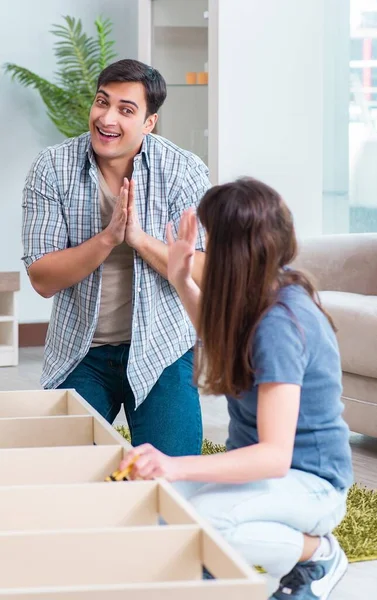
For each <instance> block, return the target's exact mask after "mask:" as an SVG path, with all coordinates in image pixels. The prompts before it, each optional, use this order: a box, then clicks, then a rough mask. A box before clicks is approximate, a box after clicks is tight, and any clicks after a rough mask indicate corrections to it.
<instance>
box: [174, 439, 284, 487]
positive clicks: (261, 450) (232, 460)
mask: <svg viewBox="0 0 377 600" xmlns="http://www.w3.org/2000/svg"><path fill="white" fill-rule="evenodd" d="M174 460H175V461H176V467H177V471H178V473H179V475H178V477H177V481H178V480H180V481H208V482H213V483H233V484H242V483H247V482H250V481H259V480H262V479H270V478H278V477H284V476H285V475H286V473H287V472H288V470H289V468H290V462H291V459H290V460H289V457H286V456H284V453H282V452H281V449H280V448H278V447H277V446H273V445H270V444H263V443H260V444H255V445H253V446H247V447H245V448H240V449H238V450H231V451H230V452H225V453H222V454H212V455H210V456H183V457H177V458H175V459H174Z"/></svg>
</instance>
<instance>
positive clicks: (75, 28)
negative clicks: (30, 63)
mask: <svg viewBox="0 0 377 600" xmlns="http://www.w3.org/2000/svg"><path fill="white" fill-rule="evenodd" d="M63 18H64V21H65V24H63V25H53V29H52V33H53V35H55V36H56V37H57V38H58V40H57V41H56V42H55V44H54V52H55V55H56V61H57V67H58V68H57V72H56V81H55V82H54V83H52V82H50V81H48V80H47V79H44V78H43V77H40V76H39V75H37V74H36V73H33V72H32V71H30V70H29V69H26V68H25V67H21V66H19V65H15V64H12V63H7V64H5V65H4V69H5V72H7V73H9V74H10V75H11V76H12V78H13V79H14V80H16V81H17V82H18V83H20V84H22V85H24V86H25V87H31V88H34V89H36V90H37V91H38V92H39V94H40V96H41V98H42V100H43V102H44V104H45V106H46V108H47V114H48V116H49V118H50V119H51V121H52V122H53V123H54V124H55V125H56V127H57V129H58V130H59V131H60V132H61V133H63V134H64V135H65V136H67V137H74V136H77V135H80V134H81V133H84V132H85V131H87V130H88V116H89V111H90V106H91V104H92V102H93V98H94V95H95V93H96V86H97V78H98V75H99V74H100V72H101V71H102V70H103V69H104V68H105V67H106V66H107V65H108V64H109V63H110V62H111V61H112V59H114V58H115V56H116V54H115V52H114V51H113V46H114V41H112V40H111V39H110V34H111V31H112V24H111V22H110V20H109V19H102V18H101V17H98V18H97V19H96V20H95V27H96V36H95V37H89V36H88V35H87V34H86V33H85V32H84V31H83V28H82V22H81V19H74V18H73V17H69V16H66V17H63Z"/></svg>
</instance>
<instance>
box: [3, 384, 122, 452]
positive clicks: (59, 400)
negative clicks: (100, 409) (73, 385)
mask: <svg viewBox="0 0 377 600" xmlns="http://www.w3.org/2000/svg"><path fill="white" fill-rule="evenodd" d="M37 417H40V418H42V417H44V418H46V420H45V421H44V424H45V426H46V428H48V429H49V430H50V431H51V433H53V430H54V428H55V427H56V434H57V438H56V443H51V444H46V445H55V446H58V445H60V443H59V441H58V440H59V439H62V438H61V437H60V438H59V437H58V433H59V431H62V430H64V428H65V427H67V433H66V437H65V438H64V439H65V442H64V441H62V443H61V445H62V446H64V445H77V444H75V442H74V438H75V436H74V431H73V430H72V432H71V433H72V435H71V434H70V431H69V428H68V426H67V423H68V420H67V421H65V420H64V417H69V418H71V423H72V427H76V429H77V428H80V427H81V428H82V429H84V427H85V425H84V423H85V419H82V420H81V421H80V419H79V417H86V418H87V419H88V418H91V419H92V434H91V435H92V440H91V441H89V442H82V443H95V444H119V445H122V446H124V447H126V448H129V447H130V444H129V443H128V442H127V441H126V440H125V439H124V438H123V437H122V436H121V435H120V434H119V433H118V432H117V431H116V430H115V429H114V427H112V426H111V425H109V423H107V421H105V419H103V418H102V417H101V415H99V414H98V413H97V412H96V411H95V410H94V409H93V408H92V407H91V406H90V404H89V403H88V402H86V401H85V400H84V399H83V398H81V397H80V396H79V395H78V394H77V393H76V392H75V391H74V390H31V391H11V392H0V432H1V431H2V429H1V427H5V422H4V424H3V425H1V421H2V420H5V419H9V427H11V426H12V425H11V421H10V420H11V419H16V418H19V419H30V427H31V428H34V429H35V431H36V436H35V444H34V445H36V446H38V445H39V446H43V437H41V438H40V439H41V443H40V444H38V428H39V427H40V424H39V423H38V421H37ZM48 417H51V419H50V421H48V419H47V418H48ZM52 417H62V418H61V419H58V418H56V419H55V420H53V419H52ZM74 417H77V419H76V420H75V419H74ZM33 418H34V419H35V420H34V421H33ZM40 423H41V427H42V421H40ZM86 423H87V426H89V421H86ZM20 426H21V427H25V429H26V428H27V425H26V421H24V424H21V421H20ZM30 437H32V436H30ZM70 437H72V440H73V441H70ZM76 437H77V436H76ZM14 439H15V440H17V436H16V437H15V438H14ZM83 439H84V438H83ZM79 443H80V442H79ZM1 447H4V446H3V445H2V443H1V435H0V448H1ZM15 447H17V444H15Z"/></svg>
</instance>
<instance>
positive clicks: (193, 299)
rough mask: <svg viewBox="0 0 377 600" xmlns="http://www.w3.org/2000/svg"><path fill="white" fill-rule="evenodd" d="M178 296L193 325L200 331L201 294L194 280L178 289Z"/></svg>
mask: <svg viewBox="0 0 377 600" xmlns="http://www.w3.org/2000/svg"><path fill="white" fill-rule="evenodd" d="M177 292H178V296H179V297H180V300H181V302H182V304H183V306H184V308H185V311H186V312H187V314H188V316H189V317H190V321H191V323H192V324H193V325H194V327H195V329H196V331H198V317H199V304H200V296H201V292H200V289H199V286H198V285H197V284H196V283H195V281H194V280H191V281H189V282H188V283H186V284H185V285H184V286H182V287H177Z"/></svg>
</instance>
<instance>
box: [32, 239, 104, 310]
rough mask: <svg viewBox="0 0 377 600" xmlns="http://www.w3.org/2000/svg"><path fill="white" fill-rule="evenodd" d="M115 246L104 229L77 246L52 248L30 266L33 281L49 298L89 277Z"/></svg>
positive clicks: (43, 294)
mask: <svg viewBox="0 0 377 600" xmlns="http://www.w3.org/2000/svg"><path fill="white" fill-rule="evenodd" d="M112 249H113V246H112V245H111V244H110V243H109V241H108V239H107V237H106V235H105V234H104V232H101V233H99V234H98V235H96V236H94V237H92V238H90V239H89V240H87V241H86V242H83V243H82V244H80V245H79V246H76V247H74V248H66V249H65V250H58V251H56V252H49V253H48V254H46V255H45V256H43V257H42V258H40V259H39V260H37V261H36V262H35V263H33V264H32V265H31V267H30V268H29V276H30V281H31V283H32V285H33V287H34V289H35V290H36V291H37V292H38V293H39V294H40V295H41V296H43V297H45V298H50V297H51V296H54V294H56V293H57V292H60V291H61V290H63V289H66V288H69V287H71V286H73V285H75V284H76V283H79V282H80V281H82V280H83V279H85V278H86V277H88V275H90V274H91V273H93V271H95V270H96V269H97V268H98V267H99V265H101V264H102V263H103V262H104V261H105V260H106V258H107V257H108V255H109V254H110V252H111V250H112Z"/></svg>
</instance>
